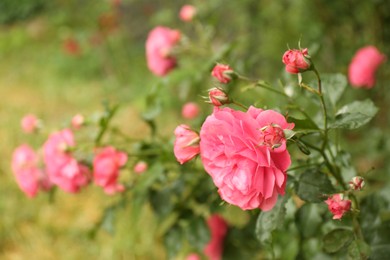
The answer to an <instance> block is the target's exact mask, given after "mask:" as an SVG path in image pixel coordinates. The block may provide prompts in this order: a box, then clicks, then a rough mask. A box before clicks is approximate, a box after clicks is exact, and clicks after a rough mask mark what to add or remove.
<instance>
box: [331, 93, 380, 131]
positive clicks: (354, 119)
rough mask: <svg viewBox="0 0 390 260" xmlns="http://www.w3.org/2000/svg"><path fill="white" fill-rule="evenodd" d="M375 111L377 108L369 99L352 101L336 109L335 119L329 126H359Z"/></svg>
mask: <svg viewBox="0 0 390 260" xmlns="http://www.w3.org/2000/svg"><path fill="white" fill-rule="evenodd" d="M377 112H378V108H377V107H376V106H375V105H374V103H373V102H372V101H371V100H369V99H366V100H364V101H354V102H352V103H350V104H348V105H345V106H343V107H342V108H341V109H340V110H339V111H337V113H336V118H335V121H334V122H333V123H332V124H331V125H330V128H346V129H356V128H359V127H361V126H363V125H365V124H367V123H368V122H369V121H370V120H371V119H372V118H373V117H374V116H375V114H376V113H377Z"/></svg>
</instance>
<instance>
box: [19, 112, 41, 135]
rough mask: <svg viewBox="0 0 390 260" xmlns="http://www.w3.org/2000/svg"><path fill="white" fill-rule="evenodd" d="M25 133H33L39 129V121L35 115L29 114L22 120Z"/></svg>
mask: <svg viewBox="0 0 390 260" xmlns="http://www.w3.org/2000/svg"><path fill="white" fill-rule="evenodd" d="M20 125H21V127H22V130H23V132H25V133H28V134H29V133H33V132H34V131H35V130H37V129H38V125H39V120H38V118H37V117H36V116H35V115H32V114H28V115H26V116H24V117H23V118H22V121H21V122H20Z"/></svg>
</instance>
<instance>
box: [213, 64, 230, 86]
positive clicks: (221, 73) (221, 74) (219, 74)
mask: <svg viewBox="0 0 390 260" xmlns="http://www.w3.org/2000/svg"><path fill="white" fill-rule="evenodd" d="M232 72H233V69H232V68H230V67H229V65H225V64H217V65H215V67H214V68H213V70H212V71H211V76H213V77H214V78H216V79H217V80H218V81H219V82H221V83H223V84H226V83H229V82H230V80H231V79H232V78H231V76H230V75H229V73H232Z"/></svg>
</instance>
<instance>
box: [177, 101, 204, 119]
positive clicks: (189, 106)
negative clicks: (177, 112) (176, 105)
mask: <svg viewBox="0 0 390 260" xmlns="http://www.w3.org/2000/svg"><path fill="white" fill-rule="evenodd" d="M199 112H200V108H199V106H198V104H196V103H194V102H188V103H186V104H184V106H183V108H182V110H181V115H182V116H183V118H186V119H194V118H195V117H197V116H198V115H199Z"/></svg>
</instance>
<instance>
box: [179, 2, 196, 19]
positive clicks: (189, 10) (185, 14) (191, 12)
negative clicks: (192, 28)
mask: <svg viewBox="0 0 390 260" xmlns="http://www.w3.org/2000/svg"><path fill="white" fill-rule="evenodd" d="M195 15H196V8H195V6H193V5H184V6H183V7H182V8H181V9H180V13H179V17H180V19H181V20H182V21H184V22H191V21H192V19H194V17H195Z"/></svg>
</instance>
